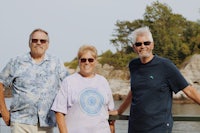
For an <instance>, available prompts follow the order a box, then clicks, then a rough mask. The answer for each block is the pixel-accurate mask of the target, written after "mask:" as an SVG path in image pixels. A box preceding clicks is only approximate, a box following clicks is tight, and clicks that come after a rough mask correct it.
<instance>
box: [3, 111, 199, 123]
mask: <svg viewBox="0 0 200 133" xmlns="http://www.w3.org/2000/svg"><path fill="white" fill-rule="evenodd" d="M1 117H2V116H1V113H0V118H1ZM128 119H129V115H116V116H112V115H110V117H109V120H128ZM173 119H174V121H194V122H195V121H196V122H198V121H199V122H200V115H192V116H189V115H185V116H183V115H173Z"/></svg>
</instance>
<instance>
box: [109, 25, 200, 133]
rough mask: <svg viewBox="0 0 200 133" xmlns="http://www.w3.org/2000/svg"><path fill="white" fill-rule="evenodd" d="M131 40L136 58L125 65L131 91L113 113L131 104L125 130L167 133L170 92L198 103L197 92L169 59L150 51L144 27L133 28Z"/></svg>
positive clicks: (169, 129) (151, 44)
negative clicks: (127, 67)
mask: <svg viewBox="0 0 200 133" xmlns="http://www.w3.org/2000/svg"><path fill="white" fill-rule="evenodd" d="M132 39H133V40H132V42H133V46H132V47H133V50H134V51H135V52H136V53H137V54H138V56H139V58H136V59H133V60H132V61H131V62H130V64H129V70H130V76H131V90H130V91H129V93H128V95H127V98H126V99H125V101H124V102H123V103H122V104H121V106H120V107H119V109H118V110H116V111H113V114H115V113H116V114H122V113H123V112H124V111H125V110H126V108H127V107H128V106H129V104H130V103H131V108H130V118H129V126H128V133H171V132H172V127H173V118H172V111H171V110H172V100H173V99H172V93H173V92H174V93H177V92H179V91H183V92H184V93H185V94H186V95H187V96H188V97H189V98H191V99H192V100H194V101H195V102H196V103H198V104H200V94H199V93H198V92H197V90H196V89H195V88H194V87H192V86H191V85H189V84H188V82H187V81H186V80H185V78H184V77H183V76H182V74H181V73H180V72H179V70H178V69H177V67H176V66H175V65H174V64H173V63H172V62H171V61H170V60H169V59H166V58H162V57H159V56H157V55H155V54H153V52H152V51H153V49H154V42H153V37H152V34H151V32H150V30H149V28H148V27H141V28H138V29H136V30H135V31H134V32H133V34H132Z"/></svg>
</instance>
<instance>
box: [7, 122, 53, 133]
mask: <svg viewBox="0 0 200 133" xmlns="http://www.w3.org/2000/svg"><path fill="white" fill-rule="evenodd" d="M11 133H53V127H39V126H38V125H27V124H21V123H16V122H14V123H13V122H12V123H11Z"/></svg>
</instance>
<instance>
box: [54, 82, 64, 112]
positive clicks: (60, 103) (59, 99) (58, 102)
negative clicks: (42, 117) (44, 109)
mask: <svg viewBox="0 0 200 133" xmlns="http://www.w3.org/2000/svg"><path fill="white" fill-rule="evenodd" d="M51 110H53V111H55V112H60V113H63V114H67V81H66V80H64V81H63V82H62V83H61V87H60V88H59V91H58V94H57V95H56V98H55V100H54V102H53V105H52V107H51Z"/></svg>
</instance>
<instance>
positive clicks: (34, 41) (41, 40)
mask: <svg viewBox="0 0 200 133" xmlns="http://www.w3.org/2000/svg"><path fill="white" fill-rule="evenodd" d="M38 41H40V43H42V44H44V43H46V42H47V40H45V39H31V42H32V43H37V42H38Z"/></svg>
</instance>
